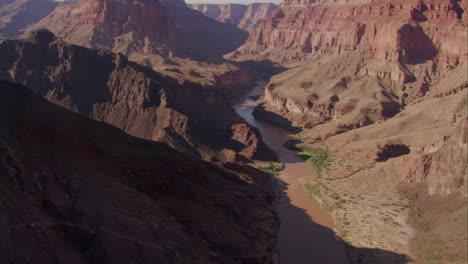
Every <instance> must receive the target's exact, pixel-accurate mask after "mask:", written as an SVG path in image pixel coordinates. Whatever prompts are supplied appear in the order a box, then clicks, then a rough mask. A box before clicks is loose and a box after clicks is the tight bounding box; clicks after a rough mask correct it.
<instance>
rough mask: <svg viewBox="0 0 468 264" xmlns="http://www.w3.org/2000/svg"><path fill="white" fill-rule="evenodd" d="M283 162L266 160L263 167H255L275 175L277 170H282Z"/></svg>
mask: <svg viewBox="0 0 468 264" xmlns="http://www.w3.org/2000/svg"><path fill="white" fill-rule="evenodd" d="M283 168H284V164H283V163H282V162H268V164H267V165H266V166H264V167H257V169H259V170H262V171H265V172H268V173H271V174H273V175H277V174H278V172H280V171H282V170H283Z"/></svg>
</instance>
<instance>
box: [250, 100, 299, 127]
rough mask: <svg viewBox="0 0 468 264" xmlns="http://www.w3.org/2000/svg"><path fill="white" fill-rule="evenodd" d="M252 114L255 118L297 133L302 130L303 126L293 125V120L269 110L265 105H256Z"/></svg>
mask: <svg viewBox="0 0 468 264" xmlns="http://www.w3.org/2000/svg"><path fill="white" fill-rule="evenodd" d="M252 114H253V116H254V117H255V119H258V120H262V121H264V122H267V123H270V124H272V125H274V126H277V127H280V128H282V129H285V130H287V131H289V132H291V133H293V134H297V133H300V132H301V131H302V128H300V127H296V126H293V124H292V122H291V121H289V120H288V119H286V118H284V117H282V116H280V115H278V114H276V113H273V112H270V111H267V110H266V109H265V106H264V105H259V106H257V107H255V109H254V111H253V113H252Z"/></svg>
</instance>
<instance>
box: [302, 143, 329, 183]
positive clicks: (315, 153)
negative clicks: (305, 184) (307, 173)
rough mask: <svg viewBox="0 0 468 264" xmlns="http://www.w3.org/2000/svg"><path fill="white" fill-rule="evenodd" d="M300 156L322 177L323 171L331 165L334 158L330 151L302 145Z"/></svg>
mask: <svg viewBox="0 0 468 264" xmlns="http://www.w3.org/2000/svg"><path fill="white" fill-rule="evenodd" d="M299 157H301V158H302V159H303V160H305V161H306V162H307V163H309V164H310V165H311V166H312V167H313V168H314V170H315V172H316V173H317V176H318V177H319V178H320V177H322V171H323V170H324V169H325V168H327V167H328V166H330V163H331V160H332V156H331V154H330V152H329V151H327V150H324V149H320V148H310V147H302V148H301V152H300V153H299Z"/></svg>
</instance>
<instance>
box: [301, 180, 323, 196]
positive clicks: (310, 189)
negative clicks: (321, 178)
mask: <svg viewBox="0 0 468 264" xmlns="http://www.w3.org/2000/svg"><path fill="white" fill-rule="evenodd" d="M304 188H305V189H306V191H307V194H308V195H309V196H312V197H320V183H317V184H313V183H310V182H306V183H305V184H304Z"/></svg>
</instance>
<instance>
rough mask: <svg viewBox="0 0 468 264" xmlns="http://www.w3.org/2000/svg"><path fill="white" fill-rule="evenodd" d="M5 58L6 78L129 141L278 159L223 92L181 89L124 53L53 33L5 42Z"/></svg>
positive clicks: (226, 156) (219, 156)
mask: <svg viewBox="0 0 468 264" xmlns="http://www.w3.org/2000/svg"><path fill="white" fill-rule="evenodd" d="M0 52H1V53H2V54H7V56H2V57H1V58H0V64H1V65H3V67H2V71H1V72H0V79H4V80H10V81H14V82H16V83H21V84H24V85H27V86H28V87H30V88H31V89H32V90H33V91H34V92H35V93H37V94H39V95H41V96H43V97H44V98H46V99H47V100H49V101H51V102H54V103H56V104H58V105H60V106H63V107H66V108H68V109H70V110H73V111H75V112H78V113H81V114H83V115H86V116H89V117H91V118H93V119H96V120H99V121H104V122H106V123H109V124H112V125H114V126H116V127H119V128H121V129H122V130H124V131H125V132H127V133H129V134H131V135H134V136H137V137H141V138H145V139H151V140H159V141H163V142H166V143H167V144H169V145H170V146H172V147H174V148H176V149H178V150H180V151H183V152H186V153H190V154H193V155H196V156H198V157H202V158H204V159H207V160H215V161H216V160H221V161H226V160H231V161H232V160H236V159H237V158H243V159H274V154H273V153H272V152H271V150H269V148H268V147H266V145H265V144H264V143H263V142H262V141H261V138H260V136H259V134H258V132H257V131H256V130H255V129H254V128H252V127H250V126H248V125H247V124H246V123H245V121H243V120H241V119H240V118H239V117H237V115H236V114H235V113H234V111H233V109H232V108H231V107H230V106H229V105H228V104H227V103H225V100H226V97H229V95H228V94H223V90H220V89H218V88H217V87H212V86H202V85H200V84H197V83H191V82H188V81H186V82H184V83H183V84H180V83H179V82H178V81H176V80H175V79H172V78H170V77H166V76H163V75H161V74H160V73H157V72H154V71H152V70H151V69H148V68H145V67H143V66H140V65H138V64H136V63H133V62H130V61H128V60H127V58H126V57H125V56H123V55H122V54H114V53H112V52H109V51H104V50H92V49H87V48H84V47H79V46H75V45H71V44H68V43H66V42H64V41H61V40H57V39H56V37H55V36H54V35H53V34H52V33H51V32H49V31H47V30H41V31H36V32H34V33H33V34H31V35H30V36H29V37H27V38H25V39H23V40H7V41H4V42H3V43H1V44H0ZM194 98H198V99H197V100H194ZM206 131H209V132H208V133H207V132H206ZM234 153H238V154H237V155H236V154H234Z"/></svg>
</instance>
